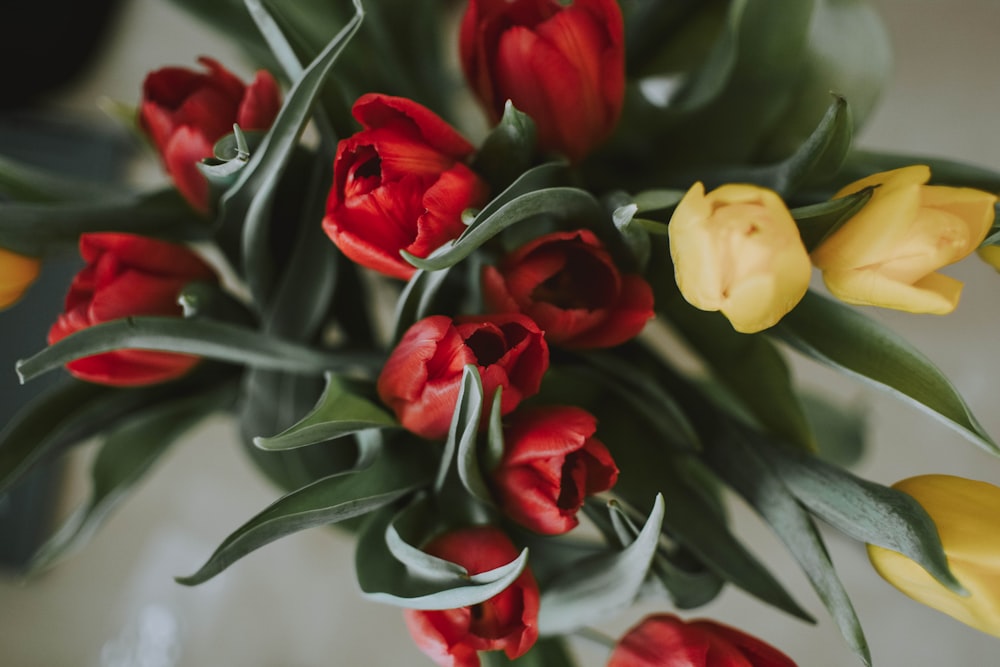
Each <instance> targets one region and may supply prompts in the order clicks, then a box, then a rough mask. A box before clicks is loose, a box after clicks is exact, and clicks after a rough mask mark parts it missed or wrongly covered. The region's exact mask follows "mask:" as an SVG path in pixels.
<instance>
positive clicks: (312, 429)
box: [254, 373, 398, 450]
mask: <svg viewBox="0 0 1000 667" xmlns="http://www.w3.org/2000/svg"><path fill="white" fill-rule="evenodd" d="M397 426H398V424H397V423H396V420H395V419H393V417H392V415H390V414H389V413H388V412H386V411H385V410H383V409H382V408H380V407H378V406H377V405H375V404H374V403H372V402H371V401H369V400H367V399H366V398H363V397H362V396H359V395H358V394H356V393H353V392H351V391H350V388H349V385H348V382H347V381H346V380H345V379H343V378H341V377H338V376H337V375H334V374H333V373H327V374H326V389H325V390H324V391H323V395H322V396H320V399H319V401H318V402H317V403H316V407H315V408H313V410H312V412H310V413H309V414H308V415H306V416H305V417H303V418H302V419H301V420H300V421H299V422H298V423H296V424H295V425H294V426H291V427H290V428H288V429H286V430H284V431H282V432H281V433H279V434H277V435H273V436H270V437H257V438H254V444H255V445H257V446H258V447H260V448H261V449H267V450H280V449H294V448H296V447H305V446H306V445H315V444H317V443H321V442H326V441H327V440H333V439H334V438H340V437H342V436H345V435H349V434H351V433H357V432H358V431H363V430H365V429H371V428H394V427H397Z"/></svg>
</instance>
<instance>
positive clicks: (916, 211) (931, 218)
mask: <svg viewBox="0 0 1000 667" xmlns="http://www.w3.org/2000/svg"><path fill="white" fill-rule="evenodd" d="M930 176H931V172H930V169H929V168H928V167H926V166H923V165H917V166H911V167H903V168H901V169H894V170H892V171H886V172H882V173H878V174H873V175H872V176H869V177H867V178H864V179H861V180H860V181H856V182H854V183H852V184H850V185H848V186H847V187H845V188H843V189H842V190H841V191H840V192H838V193H837V194H836V197H843V196H846V195H850V194H853V193H855V192H858V191H860V190H862V189H864V188H866V187H868V186H871V185H877V186H878V187H877V188H876V189H875V191H874V193H873V194H872V198H871V199H870V200H869V201H868V203H867V204H865V206H864V208H863V209H861V211H859V212H858V213H857V214H856V215H855V216H854V217H852V218H851V219H850V220H848V221H847V222H846V223H844V225H843V226H842V227H841V228H840V229H838V230H837V231H835V232H834V233H833V234H831V235H830V237H829V238H827V239H826V240H825V241H823V243H822V244H821V245H820V246H819V247H818V248H817V249H816V250H814V251H813V253H812V261H813V263H814V264H815V265H816V266H817V267H819V268H820V269H821V270H822V271H823V281H824V282H825V283H826V286H827V288H828V289H829V290H830V292H831V293H832V294H833V295H834V296H836V297H837V298H838V299H840V300H842V301H846V302H847V303H852V304H858V305H871V306H882V307H883V308H894V309H897V310H905V311H908V312H911V313H934V314H938V315H943V314H946V313H950V312H951V311H953V310H954V309H955V306H957V305H958V298H959V295H960V294H961V291H962V283H961V282H960V281H958V280H956V279H954V278H951V277H949V276H945V275H942V274H940V273H935V271H936V270H937V269H940V268H941V267H943V266H947V265H948V264H952V263H954V262H957V261H958V260H960V259H962V258H964V257H965V256H966V255H968V254H970V253H971V252H972V251H973V250H975V249H976V247H977V246H978V245H979V244H980V243H982V241H983V239H984V238H985V237H986V234H987V232H988V231H989V229H990V226H991V225H992V223H993V218H994V211H993V205H994V204H995V203H996V200H997V198H996V196H994V195H992V194H990V193H988V192H983V191H981V190H974V189H972V188H953V187H945V186H935V185H925V184H926V183H927V181H928V180H929V179H930Z"/></svg>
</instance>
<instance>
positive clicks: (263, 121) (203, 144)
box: [139, 57, 281, 213]
mask: <svg viewBox="0 0 1000 667" xmlns="http://www.w3.org/2000/svg"><path fill="white" fill-rule="evenodd" d="M198 62H199V63H201V64H202V65H204V66H205V67H206V68H207V69H208V72H206V73H201V72H195V71H193V70H189V69H185V68H181V67H164V68H163V69H159V70H156V71H154V72H150V73H149V74H148V75H147V76H146V80H145V81H144V82H143V84H142V102H141V103H140V105H139V127H141V128H142V129H143V131H144V132H146V134H148V135H149V138H150V139H151V140H152V142H153V144H154V145H155V146H156V149H157V150H158V151H159V152H160V156H161V158H162V159H163V164H164V167H165V169H166V170H167V173H169V174H170V176H171V177H172V178H173V179H174V183H175V184H176V185H177V189H178V191H179V192H180V193H181V194H182V195H183V196H184V198H185V199H187V200H188V202H189V203H190V204H191V205H192V206H193V207H195V208H196V209H198V210H199V211H201V212H203V213H205V212H208V210H209V209H210V208H211V202H209V201H208V197H209V192H208V180H207V179H206V178H205V176H204V175H203V174H202V173H201V172H200V171H199V170H198V166H197V165H198V162H200V161H201V160H202V159H204V158H207V157H211V156H212V151H213V147H214V145H215V142H216V141H218V140H219V139H221V138H222V137H224V136H226V135H227V134H229V133H230V132H232V131H233V123H236V124H237V125H239V126H240V128H241V129H243V130H266V129H267V128H268V127H270V126H271V123H273V122H274V119H275V117H276V116H277V115H278V110H279V109H280V108H281V93H280V91H279V89H278V82H277V81H275V80H274V77H273V76H271V74H270V72H268V71H267V70H259V71H258V72H257V74H256V76H255V77H254V80H253V82H252V83H250V85H245V84H244V83H243V82H242V81H240V80H239V79H238V78H236V77H235V76H234V75H233V74H232V72H230V71H229V70H227V69H226V68H225V67H223V66H222V65H220V64H219V63H218V62H216V61H215V60H212V59H211V58H205V57H202V58H199V59H198Z"/></svg>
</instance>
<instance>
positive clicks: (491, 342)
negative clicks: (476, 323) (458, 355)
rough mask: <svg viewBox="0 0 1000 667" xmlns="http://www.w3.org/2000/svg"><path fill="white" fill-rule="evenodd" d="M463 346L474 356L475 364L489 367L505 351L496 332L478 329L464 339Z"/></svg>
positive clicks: (503, 344) (502, 341)
mask: <svg viewBox="0 0 1000 667" xmlns="http://www.w3.org/2000/svg"><path fill="white" fill-rule="evenodd" d="M465 344H466V345H467V346H468V348H469V349H470V350H472V353H473V354H474V355H476V363H477V364H479V365H480V366H490V365H492V364H495V363H496V362H498V361H499V360H500V358H501V357H502V356H503V355H504V353H505V352H506V351H507V345H506V342H505V341H504V339H503V337H502V336H501V335H500V334H499V332H496V331H489V330H486V329H479V330H478V331H476V332H475V333H474V334H472V335H471V336H469V337H468V338H466V339H465Z"/></svg>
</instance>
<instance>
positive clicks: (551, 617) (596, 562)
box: [538, 494, 664, 635]
mask: <svg viewBox="0 0 1000 667" xmlns="http://www.w3.org/2000/svg"><path fill="white" fill-rule="evenodd" d="M663 512H664V508H663V496H662V495H659V494H657V496H656V500H655V501H654V502H653V509H652V511H651V512H650V514H649V518H648V519H647V520H646V524H645V525H644V526H643V528H642V531H640V533H639V535H638V536H637V537H636V538H635V541H634V542H632V543H631V544H630V545H628V546H627V547H625V548H624V549H622V550H621V551H615V552H609V553H604V554H600V555H598V556H594V557H591V558H586V559H584V560H583V561H581V562H578V563H574V564H572V566H571V567H567V569H566V571H565V572H564V573H563V574H562V575H561V576H558V577H556V578H555V579H553V580H552V581H549V582H546V583H545V585H544V587H543V592H542V600H541V609H540V610H539V613H538V631H539V633H541V634H543V635H560V634H566V633H568V632H572V631H573V630H575V629H577V628H580V627H583V626H585V625H588V624H590V623H593V622H595V621H599V620H601V619H603V618H605V617H607V616H608V615H610V614H612V613H613V612H616V611H620V610H622V609H624V608H626V607H628V606H629V605H631V604H632V603H633V602H634V601H635V598H636V596H638V594H639V590H640V588H641V587H642V584H643V582H644V581H645V580H646V575H647V573H648V571H649V566H650V563H651V562H652V560H653V554H654V553H655V552H656V546H657V542H658V540H659V536H660V529H661V527H662V525H663Z"/></svg>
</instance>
